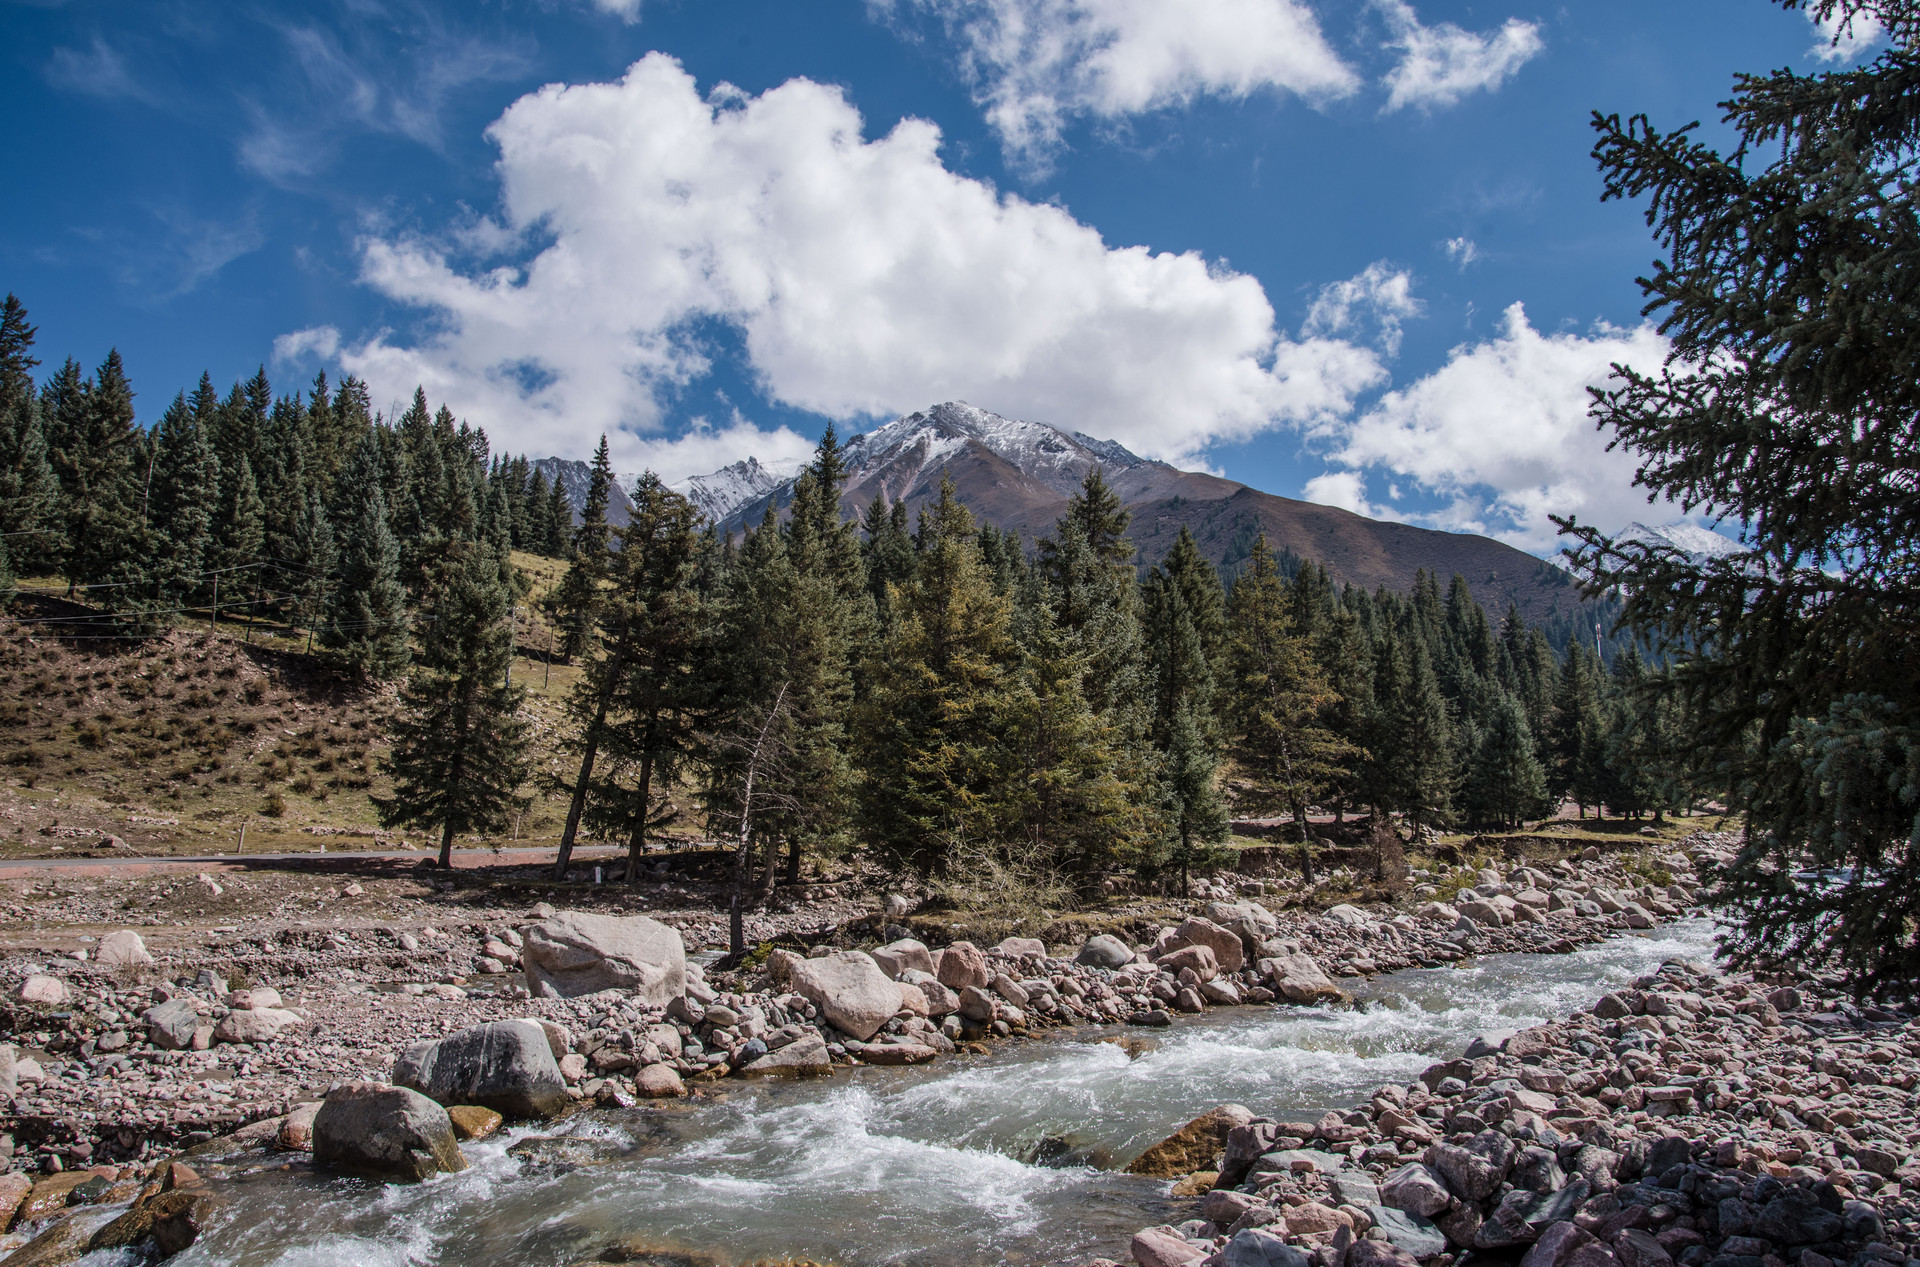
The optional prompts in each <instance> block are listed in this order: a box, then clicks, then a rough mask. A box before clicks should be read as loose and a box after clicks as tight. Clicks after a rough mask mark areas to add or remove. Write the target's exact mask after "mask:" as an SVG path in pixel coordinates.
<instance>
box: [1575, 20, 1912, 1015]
mask: <svg viewBox="0 0 1920 1267" xmlns="http://www.w3.org/2000/svg"><path fill="white" fill-rule="evenodd" d="M1786 7H1789V8H1802V7H1804V8H1805V9H1806V10H1807V11H1808V12H1809V13H1810V14H1812V15H1813V16H1815V17H1817V18H1819V19H1821V20H1823V21H1824V22H1827V23H1829V24H1830V25H1833V26H1835V27H1837V28H1840V29H1845V26H1846V24H1849V23H1851V24H1853V27H1854V29H1856V30H1857V29H1859V28H1860V25H1861V24H1865V23H1871V24H1873V26H1875V27H1878V28H1880V29H1882V30H1883V31H1884V32H1885V35H1886V39H1887V45H1886V47H1885V49H1884V50H1883V51H1882V52H1881V53H1880V55H1879V56H1878V57H1876V58H1874V59H1873V60H1872V61H1870V62H1866V63H1864V64H1860V65H1855V66H1850V67H1848V68H1846V69H1842V70H1837V71H1822V72H1820V73H1818V74H1815V75H1801V74H1798V73H1796V72H1794V71H1792V70H1786V69H1782V70H1776V71H1773V72H1771V73H1769V74H1754V75H1743V76H1740V77H1739V78H1737V79H1736V81H1735V85H1734V92H1733V96H1732V98H1731V100H1729V101H1728V102H1726V103H1725V106H1724V115H1723V122H1724V124H1725V126H1726V127H1727V128H1728V129H1730V130H1731V131H1732V132H1733V134H1734V137H1735V140H1736V142H1737V148H1736V150H1735V151H1734V152H1733V153H1732V154H1721V153H1718V152H1716V151H1715V150H1714V149H1712V148H1711V147H1710V146H1708V145H1706V144H1704V143H1702V142H1701V141H1699V140H1697V139H1696V138H1695V136H1694V135H1693V133H1692V129H1691V126H1689V127H1683V128H1679V129H1676V130H1674V131H1671V132H1662V131H1660V130H1658V129H1657V128H1655V127H1654V125H1653V124H1652V123H1651V122H1650V121H1648V120H1647V119H1646V118H1645V117H1643V116H1634V117H1632V118H1629V119H1627V120H1625V121H1622V119H1621V118H1620V117H1619V116H1618V115H1609V116H1599V115H1596V116H1595V119H1594V128H1595V130H1596V132H1597V133H1598V138H1599V139H1598V141H1597V143H1596V145H1595V147H1594V157H1595V158H1596V160H1597V161H1598V163H1599V165H1600V168H1601V171H1602V173H1603V174H1604V181H1605V196H1606V197H1608V198H1622V199H1636V200H1638V199H1644V200H1645V205H1646V208H1647V210H1646V216H1647V223H1648V225H1649V226H1650V227H1651V228H1652V229H1653V231H1654V235H1655V237H1656V239H1657V240H1658V242H1659V244H1660V249H1661V253H1662V258H1660V259H1659V260H1658V261H1657V262H1656V264H1655V267H1654V269H1653V271H1652V273H1651V275H1650V276H1649V277H1647V278H1645V279H1643V280H1642V281H1641V283H1640V284H1641V287H1642V289H1643V291H1644V292H1645V294H1646V297H1647V300H1648V305H1647V310H1648V311H1649V312H1655V311H1657V312H1659V313H1660V314H1661V322H1662V324H1661V329H1662V331H1663V333H1665V334H1666V335H1667V336H1668V337H1669V338H1670V339H1671V340H1672V358H1671V359H1670V360H1668V361H1666V362H1664V363H1663V364H1662V366H1661V367H1660V368H1659V369H1658V370H1655V371H1645V372H1643V371H1635V370H1631V369H1626V368H1622V369H1620V370H1618V371H1617V376H1616V378H1615V379H1614V381H1613V383H1612V384H1611V385H1610V386H1609V387H1608V388H1607V389H1606V390H1605V391H1604V392H1603V393H1601V394H1600V395H1599V396H1598V397H1597V398H1596V401H1595V405H1594V414H1595V416H1596V418H1597V419H1598V421H1599V422H1600V423H1601V424H1602V426H1603V427H1605V428H1607V429H1609V430H1610V432H1611V435H1612V438H1613V440H1614V441H1615V442H1616V443H1618V444H1620V445H1622V446H1623V447H1625V448H1627V449H1629V450H1631V451H1632V452H1633V454H1634V461H1635V467H1636V483H1638V484H1639V485H1641V486H1642V487H1644V488H1645V489H1646V490H1647V493H1648V496H1649V497H1665V498H1667V499H1670V500H1673V501H1675V502H1678V503H1680V504H1681V505H1682V506H1684V507H1685V508H1686V509H1687V510H1688V511H1690V512H1696V513H1700V514H1702V515H1704V516H1706V517H1708V518H1711V519H1724V520H1725V521H1726V522H1729V523H1735V524H1741V525H1744V528H1745V531H1744V533H1743V542H1744V544H1745V546H1746V549H1745V550H1743V551H1741V552H1739V553H1736V554H1733V555H1729V556H1726V557H1723V558H1719V559H1711V560H1702V559H1699V558H1696V557H1690V556H1687V555H1684V554H1682V553H1680V552H1678V551H1675V550H1671V549H1664V548H1661V547H1659V546H1657V545H1651V544H1647V543H1634V542H1626V541H1617V540H1609V539H1608V538H1607V537H1606V536H1605V535H1604V534H1602V533H1599V532H1597V531H1595V530H1593V529H1590V528H1576V527H1575V525H1573V524H1571V523H1566V524H1563V527H1564V528H1566V529H1567V530H1569V531H1573V532H1575V534H1576V536H1577V537H1578V539H1579V541H1580V548H1579V550H1578V552H1577V553H1576V555H1575V566H1576V568H1577V570H1578V571H1580V572H1581V573H1582V574H1583V575H1584V577H1585V579H1586V581H1587V583H1588V585H1589V587H1590V589H1591V590H1593V591H1595V592H1598V591H1603V590H1604V591H1617V592H1619V593H1620V594H1622V595H1624V603H1623V612H1622V615H1623V621H1624V625H1625V628H1626V629H1627V630H1628V631H1630V632H1631V633H1633V634H1635V635H1638V636H1639V637H1642V638H1644V639H1646V640H1647V641H1648V642H1649V643H1651V644H1652V645H1657V646H1663V647H1666V648H1671V649H1675V654H1676V657H1677V663H1676V665H1675V671H1674V676H1675V680H1676V682H1677V683H1678V684H1679V687H1680V688H1681V689H1682V690H1684V692H1685V694H1686V698H1687V701H1688V703H1689V705H1690V708H1691V712H1690V714H1689V717H1690V723H1691V727H1692V731H1691V733H1690V735H1689V740H1690V747H1691V748H1692V749H1693V751H1694V752H1695V753H1696V754H1697V758H1698V760H1699V762H1700V764H1701V766H1702V767H1703V768H1711V769H1716V770H1717V771H1718V772H1719V774H1718V777H1721V778H1724V779H1726V780H1727V782H1728V784H1729V786H1727V787H1726V788H1725V789H1724V791H1723V795H1725V796H1726V797H1727V799H1728V803H1729V805H1730V807H1731V808H1732V809H1734V810H1736V811H1738V812H1741V813H1742V814H1744V816H1745V819H1746V827H1747V833H1748V835H1747V845H1746V847H1745V849H1744V850H1743V852H1742V853H1741V855H1740V856H1739V858H1738V859H1737V860H1736V861H1735V863H1734V864H1733V865H1732V866H1731V867H1730V868H1728V869H1727V870H1726V872H1725V873H1724V875H1725V879H1726V883H1725V884H1724V885H1723V886H1722V888H1721V890H1720V892H1719V894H1718V900H1719V901H1720V902H1722V903H1725V904H1726V906H1725V909H1727V910H1728V911H1729V913H1730V915H1731V917H1732V920H1733V922H1734V923H1735V925H1736V931H1735V933H1734V935H1733V936H1732V937H1731V938H1730V939H1729V941H1728V942H1726V943H1724V944H1725V945H1726V948H1727V949H1728V950H1729V951H1730V952H1731V956H1730V957H1731V962H1732V963H1733V964H1734V965H1735V966H1738V967H1749V966H1753V965H1756V964H1767V963H1774V962H1790V963H1793V964H1796V965H1798V966H1801V967H1803V968H1806V969H1808V970H1817V967H1816V966H1817V965H1823V964H1827V963H1836V964H1837V965H1838V966H1840V967H1842V968H1843V969H1844V970H1845V971H1847V973H1848V974H1849V975H1850V976H1851V977H1852V978H1853V980H1854V982H1855V984H1856V985H1857V987H1858V988H1860V989H1862V990H1895V989H1898V990H1902V991H1904V990H1906V989H1907V988H1908V987H1909V985H1910V983H1911V982H1912V981H1913V979H1914V978H1915V976H1916V975H1920V942H1916V940H1915V938H1914V936H1913V928H1914V924H1915V921H1916V919H1920V849H1915V848H1914V845H1913V841H1914V840H1915V839H1916V838H1920V809H1917V808H1916V807H1920V778H1916V776H1915V775H1914V773H1913V772H1914V771H1915V770H1920V684H1917V683H1920V675H1916V674H1915V673H1914V672H1913V663H1914V647H1915V637H1914V634H1913V621H1912V615H1911V613H1912V612H1913V611H1914V610H1915V608H1916V606H1920V569H1916V567H1915V560H1916V559H1920V549H1916V545H1917V544H1920V531H1917V530H1916V528H1915V518H1914V515H1913V513H1912V498H1913V493H1912V482H1913V481H1912V472H1913V471H1914V469H1915V467H1916V465H1920V452H1917V450H1920V440H1916V431H1915V428H1914V423H1913V420H1914V418H1915V416H1916V415H1920V377H1916V375H1915V374H1914V373H1912V372H1911V367H1912V366H1913V364H1914V363H1915V360H1916V357H1915V349H1916V347H1920V318H1916V314H1915V312H1914V310H1913V307H1912V304H1911V302H1910V299H1909V287H1908V285H1907V281H1906V278H1907V276H1908V275H1909V271H1910V269H1911V261H1912V260H1913V259H1914V257H1915V253H1916V247H1917V245H1920V217H1916V215H1915V210H1914V193H1913V185H1912V176H1911V171H1910V168H1911V148H1912V146H1911V139H1910V138H1911V137H1912V135H1913V132H1914V128H1915V126H1916V124H1917V123H1920V99H1916V98H1915V96H1914V94H1913V93H1912V92H1910V91H1908V89H1907V84H1908V81H1909V80H1910V78H1911V75H1912V67H1913V64H1914V59H1915V57H1916V55H1920V8H1916V6H1915V5H1914V4H1913V3H1912V2H1911V0H1809V2H1808V3H1806V4H1804V5H1802V4H1800V3H1798V2H1797V0H1796V2H1794V3H1790V4H1788V5H1787V6H1786ZM1809 869H1810V870H1814V871H1818V872H1821V873H1823V874H1826V875H1831V876H1836V877H1843V878H1840V879H1838V880H1836V881H1835V882H1832V883H1818V884H1807V883H1803V882H1801V881H1800V880H1798V879H1796V876H1797V875H1798V874H1800V873H1803V872H1804V871H1806V870H1809Z"/></svg>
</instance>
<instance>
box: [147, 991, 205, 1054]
mask: <svg viewBox="0 0 1920 1267" xmlns="http://www.w3.org/2000/svg"><path fill="white" fill-rule="evenodd" d="M145 1020H146V1022H147V1039H148V1041H150V1042H151V1043H152V1044H153V1045H154V1046H155V1047H159V1048H161V1049H163V1050H165V1051H185V1050H186V1049H187V1048H188V1047H189V1046H191V1045H192V1044H193V1031H194V1030H196V1029H198V1028H199V1027H200V1009H198V1008H196V1007H195V1006H194V1005H193V1000H192V999H188V998H175V999H168V1000H167V1001H166V1002H165V1003H157V1004H155V1005H154V1006H152V1007H150V1008H148V1009H147V1012H146V1017H145Z"/></svg>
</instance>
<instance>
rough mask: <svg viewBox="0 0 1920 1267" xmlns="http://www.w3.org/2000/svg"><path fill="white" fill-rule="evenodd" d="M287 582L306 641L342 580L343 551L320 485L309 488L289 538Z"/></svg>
mask: <svg viewBox="0 0 1920 1267" xmlns="http://www.w3.org/2000/svg"><path fill="white" fill-rule="evenodd" d="M288 549H289V554H288V556H287V560H286V562H287V570H286V573H285V576H286V582H285V583H286V584H287V586H288V588H289V589H291V590H292V592H293V616H294V620H295V621H296V623H297V625H298V627H299V628H302V629H305V630H306V631H307V645H308V646H309V647H311V646H312V645H313V637H314V634H315V632H316V631H318V630H319V628H320V627H321V625H322V624H324V623H325V621H326V619H327V596H328V594H329V593H330V592H331V591H332V589H333V587H334V586H336V585H338V584H339V583H340V578H339V575H338V573H339V568H340V551H339V550H338V548H336V547H335V545H334V540H333V524H332V523H331V522H330V521H329V520H328V518H327V508H326V504H325V503H324V502H322V501H321V500H320V490H319V489H317V488H316V489H309V490H308V492H307V505H306V509H305V510H304V511H303V512H302V513H301V515H300V521H299V523H297V524H296V525H295V526H294V532H293V537H292V539H291V540H290V541H289V542H288Z"/></svg>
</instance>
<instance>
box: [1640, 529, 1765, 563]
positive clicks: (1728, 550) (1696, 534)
mask: <svg viewBox="0 0 1920 1267" xmlns="http://www.w3.org/2000/svg"><path fill="white" fill-rule="evenodd" d="M1620 540H1622V541H1640V542H1644V543H1646V544H1647V545H1654V546H1668V547H1670V548H1672V549H1675V550H1678V551H1680V553H1682V554H1684V555H1686V556H1687V557H1688V558H1689V559H1691V560H1693V561H1694V562H1696V563H1704V562H1706V561H1707V560H1709V559H1724V558H1727V557H1728V556H1730V555H1735V554H1745V553H1746V552H1747V547H1746V546H1744V545H1741V544H1740V543H1739V542H1738V541H1735V540H1734V539H1733V538H1732V537H1727V536H1722V535H1721V534H1720V533H1717V532H1714V531H1713V530H1711V529H1709V528H1702V527H1700V526H1699V525H1698V524H1690V523H1686V522H1681V523H1673V524H1667V525H1666V526H1664V527H1660V528H1650V527H1648V526H1647V525H1646V524H1643V523H1630V524H1628V525H1627V526H1626V527H1625V528H1623V529H1621V530H1620Z"/></svg>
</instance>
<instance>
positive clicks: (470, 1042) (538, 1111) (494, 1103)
mask: <svg viewBox="0 0 1920 1267" xmlns="http://www.w3.org/2000/svg"><path fill="white" fill-rule="evenodd" d="M393 1081H394V1084H395V1085H396V1086H401V1087H411V1088H412V1089H413V1090H415V1091H418V1092H420V1093H421V1094H423V1095H425V1096H427V1097H428V1098H430V1099H433V1100H438V1101H439V1102H440V1103H441V1104H477V1105H480V1106H481V1107H482V1108H488V1109H492V1110H493V1111H494V1112H496V1113H499V1114H501V1115H502V1116H505V1117H518V1118H529V1117H536V1118H548V1117H555V1116H557V1115H559V1114H560V1113H561V1112H562V1111H563V1110H565V1109H566V1108H567V1106H568V1105H569V1104H571V1103H572V1098H571V1097H570V1096H568V1095H567V1083H566V1079H565V1078H563V1077H562V1076H561V1074H560V1066H559V1065H558V1064H556V1063H555V1062H554V1059H553V1047H552V1045H551V1044H550V1043H549V1042H548V1041H547V1034H546V1031H545V1030H544V1029H542V1028H541V1027H540V1025H539V1023H538V1022H536V1021H495V1022H493V1023H492V1024H489V1025H477V1026H475V1027H474V1028H472V1029H468V1030H462V1031H460V1032H459V1033H458V1034H449V1035H448V1036H447V1037H445V1038H443V1039H441V1040H440V1041H439V1042H437V1043H417V1044H415V1045H414V1046H412V1047H410V1048H408V1049H407V1051H406V1052H405V1054H403V1055H402V1056H401V1057H400V1059H398V1060H396V1061H395V1062H394V1064H393Z"/></svg>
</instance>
